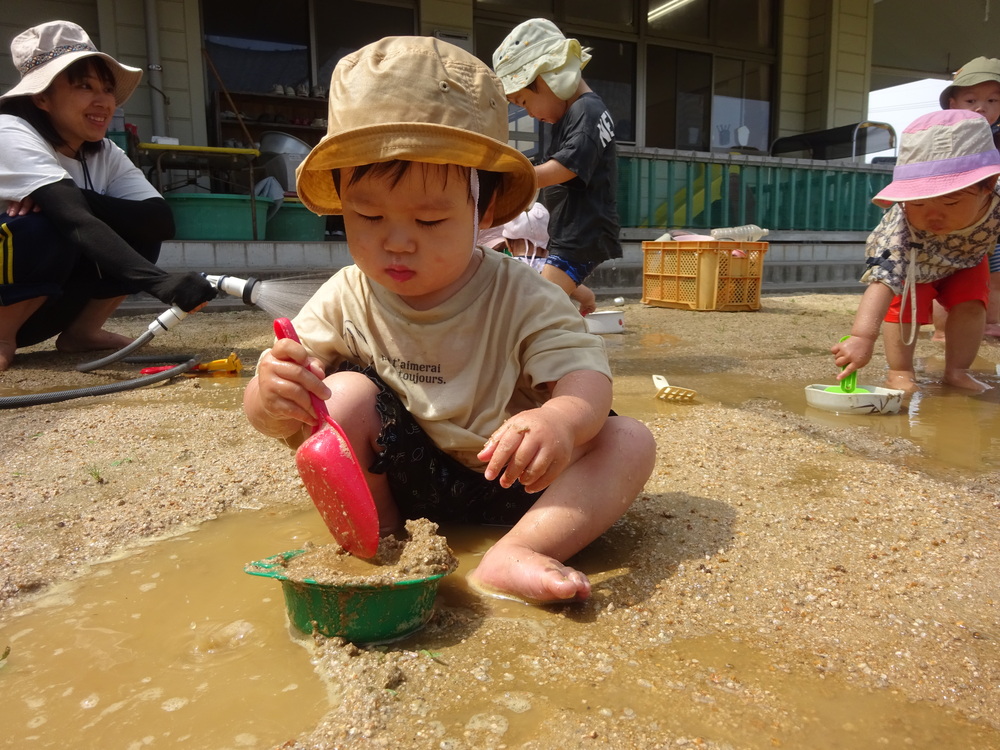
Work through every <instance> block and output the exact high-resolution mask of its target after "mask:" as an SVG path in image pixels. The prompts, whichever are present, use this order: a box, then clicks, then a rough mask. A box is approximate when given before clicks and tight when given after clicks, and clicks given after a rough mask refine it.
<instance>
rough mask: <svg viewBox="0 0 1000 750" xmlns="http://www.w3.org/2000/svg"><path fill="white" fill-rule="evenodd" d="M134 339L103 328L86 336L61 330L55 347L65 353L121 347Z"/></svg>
mask: <svg viewBox="0 0 1000 750" xmlns="http://www.w3.org/2000/svg"><path fill="white" fill-rule="evenodd" d="M134 340H135V339H131V338H129V337H128V336H123V335H122V334H120V333H112V332H111V331H105V330H104V329H103V328H102V329H100V330H99V331H97V332H96V333H94V334H91V335H87V336H73V335H71V334H69V333H68V332H66V331H63V333H62V334H60V336H59V338H57V339H56V349H58V350H59V351H61V352H63V353H66V354H72V353H74V352H94V351H98V350H100V349H121V348H122V347H125V346H128V345H129V344H131V343H132V342H133V341H134Z"/></svg>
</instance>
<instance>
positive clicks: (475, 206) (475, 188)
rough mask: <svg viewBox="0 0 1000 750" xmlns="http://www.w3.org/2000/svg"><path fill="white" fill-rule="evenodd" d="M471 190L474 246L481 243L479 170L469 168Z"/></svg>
mask: <svg viewBox="0 0 1000 750" xmlns="http://www.w3.org/2000/svg"><path fill="white" fill-rule="evenodd" d="M469 191H470V192H471V193H472V246H473V247H476V246H477V245H478V244H479V172H478V170H477V169H476V168H475V167H470V168H469Z"/></svg>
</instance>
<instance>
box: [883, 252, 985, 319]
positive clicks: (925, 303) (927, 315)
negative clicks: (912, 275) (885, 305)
mask: <svg viewBox="0 0 1000 750" xmlns="http://www.w3.org/2000/svg"><path fill="white" fill-rule="evenodd" d="M916 286H917V324H918V325H922V326H923V325H928V324H929V323H930V322H931V308H932V307H933V305H932V304H931V303H932V302H934V300H937V301H938V302H940V303H941V306H942V307H944V309H945V310H950V309H951V308H952V307H954V306H955V305H957V304H958V303H960V302H969V301H970V300H979V301H980V302H982V303H983V307H985V306H986V303H987V302H988V301H989V299H990V265H989V259H988V258H986V257H984V258H983V260H982V262H981V263H980V264H979V265H977V266H973V267H972V268H963V269H962V270H961V271H956V272H955V273H953V274H951V275H950V276H945V277H944V278H943V279H938V280H937V281H932V282H930V283H928V284H917V285H916ZM901 301H902V297H901V296H900V295H898V294H897V295H896V296H895V297H893V298H892V304H890V305H889V312H887V313H886V315H885V322H886V323H899V322H903V323H909V322H910V321H911V320H912V318H911V315H912V311H911V310H910V300H909V294H907V300H906V310H905V311H904V313H903V320H902V321H900V319H899V307H900V303H901Z"/></svg>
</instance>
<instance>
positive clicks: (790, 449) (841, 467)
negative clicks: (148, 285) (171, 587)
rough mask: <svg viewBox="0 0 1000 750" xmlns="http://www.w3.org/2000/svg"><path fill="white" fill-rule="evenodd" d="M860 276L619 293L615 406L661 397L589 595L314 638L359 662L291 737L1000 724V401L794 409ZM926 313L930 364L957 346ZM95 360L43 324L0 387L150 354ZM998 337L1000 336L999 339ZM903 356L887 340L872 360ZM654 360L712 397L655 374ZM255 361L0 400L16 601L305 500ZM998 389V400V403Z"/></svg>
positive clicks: (56, 384) (701, 741)
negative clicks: (939, 452)
mask: <svg viewBox="0 0 1000 750" xmlns="http://www.w3.org/2000/svg"><path fill="white" fill-rule="evenodd" d="M856 302H857V297H856V296H853V295H843V296H842V295H816V296H799V297H768V298H765V299H764V304H763V309H762V310H761V311H759V312H756V313H702V312H698V313H696V312H690V311H680V310H666V309H658V308H647V307H644V306H641V305H639V304H635V303H632V304H629V305H627V310H626V328H627V332H626V333H625V334H624V335H619V336H609V337H607V339H606V340H607V342H608V348H609V353H610V355H611V358H612V362H613V368H614V370H615V373H616V408H617V409H618V410H619V411H621V412H623V413H629V414H634V415H636V416H639V417H640V418H642V419H645V420H646V421H647V423H648V424H649V426H650V427H651V429H652V430H653V431H654V433H655V435H656V437H657V441H658V445H659V460H658V462H657V467H656V470H655V471H654V474H653V476H652V478H651V479H650V481H649V482H648V484H647V486H646V488H645V491H644V492H643V493H642V495H641V497H640V498H639V499H638V500H637V501H636V503H635V505H634V506H633V508H632V510H631V511H630V512H629V513H628V514H627V515H626V516H625V517H624V518H623V519H622V521H620V522H619V523H618V524H617V525H616V526H615V527H614V528H613V529H612V530H611V531H610V532H609V533H608V534H606V535H605V536H604V537H602V539H600V540H598V541H597V542H595V544H594V545H592V546H591V548H589V549H588V550H586V551H585V552H584V553H582V554H581V555H580V556H579V559H578V560H577V561H575V562H576V564H578V565H579V566H580V567H581V568H582V569H583V570H585V571H586V572H588V574H590V575H591V577H592V579H593V581H594V583H595V586H594V596H593V597H592V599H591V600H590V601H589V602H588V603H586V604H582V605H576V606H568V607H552V608H544V609H535V608H529V607H524V606H522V605H516V604H513V603H510V602H500V601H494V600H483V599H479V598H477V597H474V596H471V595H469V596H468V597H466V598H463V597H459V596H451V597H447V598H446V600H445V601H444V602H443V606H439V607H438V611H437V613H436V615H435V617H434V619H433V620H432V621H431V622H430V623H429V625H428V626H427V627H426V628H425V629H424V630H423V631H421V633H419V634H418V635H417V636H413V637H411V638H410V639H407V640H406V641H404V642H401V643H399V644H395V645H389V646H383V647H370V648H360V649H359V648H356V647H354V646H350V645H346V644H343V643H340V642H338V641H336V640H325V639H319V640H318V641H317V644H316V649H317V651H316V653H317V658H318V669H320V671H322V672H324V673H326V674H328V675H330V676H331V678H332V680H333V681H335V682H336V683H337V684H339V685H342V686H343V690H342V692H341V693H340V694H339V695H338V698H337V705H335V706H334V707H333V708H332V709H331V711H330V713H329V714H328V715H327V717H326V718H325V719H324V720H323V722H321V724H320V725H319V726H317V727H316V729H315V730H314V731H313V732H310V733H308V734H306V735H303V736H299V737H294V738H293V737H289V738H288V739H289V741H288V743H286V744H285V745H284V747H289V748H293V747H294V748H307V747H308V748H332V747H362V748H367V747H386V748H397V747H416V748H423V747H427V748H500V747H528V748H551V747H565V748H576V747H587V748H590V747H650V748H652V747H711V748H765V747H777V746H784V747H810V748H822V747H830V748H834V747H843V748H848V747H860V746H869V745H871V746H875V745H885V746H890V747H891V746H896V745H899V744H902V743H903V742H906V741H907V740H908V742H907V745H908V746H913V747H935V748H940V747H955V748H958V747H961V748H966V747H972V746H975V747H1000V706H998V700H997V697H996V689H995V688H996V685H997V684H998V683H1000V659H998V653H997V640H996V639H997V638H998V637H1000V627H998V625H1000V623H998V619H1000V612H998V600H1000V596H998V594H1000V589H998V586H997V583H996V580H997V578H996V574H995V570H994V568H995V562H996V561H997V560H998V559H1000V557H998V552H1000V539H998V537H997V534H996V533H995V529H996V527H997V521H998V513H1000V499H998V488H1000V474H998V472H997V470H996V468H995V466H996V464H995V463H993V464H991V465H989V466H988V467H987V468H986V469H983V468H980V467H979V466H978V465H977V464H976V462H975V459H974V456H975V453H976V452H977V451H980V452H982V451H985V450H987V449H989V450H993V449H992V447H991V446H992V444H993V442H995V441H996V440H1000V427H998V428H997V430H996V431H994V432H993V433H990V435H992V437H990V435H987V438H985V441H986V442H985V445H984V444H983V440H984V439H983V438H980V440H979V441H978V442H977V441H971V440H970V444H969V446H968V452H969V453H971V454H972V456H973V458H972V460H970V461H969V462H968V463H967V464H963V463H961V462H959V463H958V465H955V463H954V462H952V463H948V462H944V463H942V462H941V461H937V462H934V461H930V460H928V458H929V457H928V456H927V455H926V449H924V448H922V447H921V446H920V445H918V444H916V443H915V442H913V441H912V440H910V439H908V438H907V437H906V436H902V435H900V436H893V435H891V434H886V432H885V431H882V430H875V429H870V428H868V427H867V426H865V424H864V423H863V422H862V423H859V422H858V421H857V420H851V421H848V422H845V423H844V425H843V426H841V425H840V424H839V423H838V422H837V421H836V420H823V419H815V418H813V417H811V416H810V415H808V414H804V413H802V411H801V410H799V409H795V408H790V407H789V404H790V403H793V402H794V400H795V398H796V397H794V396H791V395H789V396H788V397H787V398H784V395H785V392H786V391H791V392H798V393H799V394H800V393H801V389H802V387H803V386H804V385H806V384H809V383H822V382H832V372H833V371H834V368H833V366H832V359H831V357H829V355H827V354H826V351H827V350H828V348H829V346H830V344H831V343H832V342H833V341H836V340H837V339H838V338H839V337H840V335H842V333H843V332H845V331H846V330H848V328H849V326H850V321H851V318H852V316H853V311H854V306H855V305H856ZM148 323H149V320H148V319H146V318H121V319H116V321H115V324H114V327H115V329H116V330H120V331H122V332H124V333H128V334H130V335H137V334H138V333H139V332H141V331H142V330H144V329H145V327H146V325H148ZM926 336H927V334H926V333H925V334H924V338H923V339H922V340H921V342H920V344H919V348H918V355H919V356H920V357H921V362H926V363H927V367H928V372H927V374H926V376H925V377H927V378H928V379H930V380H933V378H934V372H933V367H934V366H935V364H934V363H935V362H936V361H937V359H938V358H939V355H940V352H941V347H940V345H937V344H934V343H932V342H930V341H927V340H926ZM270 339H271V334H270V323H269V318H268V317H267V316H266V315H264V314H262V313H257V312H252V311H250V312H240V313H219V314H203V315H196V316H192V317H191V318H190V319H188V320H186V321H185V322H184V323H183V324H181V325H180V326H178V327H177V328H176V329H175V330H174V331H172V332H170V333H169V334H165V335H162V336H159V337H157V339H155V340H154V342H153V343H152V344H151V345H150V346H149V347H147V348H146V349H145V350H144V351H143V353H144V354H149V353H151V352H155V351H159V352H170V353H178V352H180V353H190V354H192V355H194V356H196V357H198V358H199V359H201V360H202V361H207V360H212V359H217V358H222V357H225V356H227V355H228V354H229V353H230V352H231V351H235V352H237V353H238V354H239V356H240V357H241V358H242V360H243V362H244V363H245V364H246V366H247V368H248V370H249V369H252V366H253V364H254V363H255V362H256V358H257V355H258V354H259V352H260V350H261V349H262V348H263V347H264V346H267V345H268V344H269V342H270ZM94 358H96V357H94ZM87 359H90V358H84V357H73V356H67V355H60V354H58V353H56V352H54V351H53V350H52V347H51V345H41V346H39V347H35V348H34V349H33V350H28V351H27V352H25V353H21V354H19V356H18V359H17V361H16V363H15V367H14V368H13V369H11V370H10V371H8V372H5V373H0V396H7V395H12V394H15V393H20V392H24V391H36V390H39V389H60V388H66V387H78V386H81V385H92V384H94V383H95V382H108V381H114V380H119V379H122V378H124V377H130V376H133V375H134V374H135V373H136V370H137V367H138V366H136V365H115V366H113V367H112V368H110V369H108V370H104V371H101V372H99V373H90V374H82V373H77V372H75V371H74V370H73V367H74V366H75V364H76V363H77V362H80V361H86V360H87ZM998 361H1000V346H998V345H997V344H996V343H994V342H987V343H985V344H984V346H983V349H982V351H981V353H980V361H979V363H978V364H979V366H981V367H983V368H984V369H985V370H986V371H987V372H990V371H991V370H990V369H989V368H993V367H994V366H995V363H996V362H998ZM882 363H883V360H882V359H881V347H880V346H879V347H878V348H877V350H876V359H875V360H874V361H873V364H872V365H869V368H868V370H870V371H871V375H877V374H878V373H879V372H880V369H881V368H882ZM656 372H660V373H664V374H666V375H668V376H669V378H670V381H671V382H672V383H674V384H675V385H679V386H686V387H695V388H697V390H698V391H699V398H698V399H697V400H696V401H695V402H693V403H667V402H660V401H657V400H656V399H655V398H652V395H653V393H654V391H653V388H652V385H651V383H650V382H649V375H650V374H651V373H656ZM245 374H246V373H245ZM871 379H872V377H869V378H867V379H866V378H862V379H861V382H868V380H871ZM994 380H995V376H994ZM244 383H245V379H237V378H232V379H209V378H184V379H180V380H178V381H177V382H173V383H167V384H163V385H159V386H153V387H149V388H144V389H140V390H135V391H129V392H127V393H123V394H118V395H114V396H102V397H97V398H84V399H78V400H74V401H68V402H65V403H61V404H52V405H44V406H34V407H29V408H23V409H14V410H8V411H5V412H3V414H2V415H0V419H2V420H3V425H4V429H3V437H2V452H3V455H4V469H5V473H6V475H7V481H6V482H5V483H4V486H3V487H0V502H2V507H3V513H2V514H0V604H2V609H0V623H2V622H4V621H7V622H9V618H11V617H13V616H14V615H15V614H16V613H17V612H18V611H19V610H21V609H23V608H25V607H27V606H30V604H31V602H32V600H33V599H34V598H35V597H36V596H37V595H38V594H39V593H41V592H44V591H46V590H47V589H49V588H50V587H51V586H52V585H53V584H55V583H58V582H60V581H63V580H69V579H76V578H80V577H84V576H86V575H87V573H88V566H89V565H90V564H91V563H94V562H97V561H100V560H102V559H105V558H106V557H108V556H110V555H113V554H116V553H118V552H119V551H121V550H122V549H126V548H128V547H129V546H130V545H133V544H135V543H136V542H138V541H140V540H142V539H146V538H150V537H156V536H161V535H169V534H171V533H176V532H178V531H181V530H183V529H186V528H190V527H191V526H193V525H197V524H198V523H200V522H202V521H204V520H207V519H210V518H213V517H216V516H218V515H220V514H224V513H227V512H230V511H233V510H236V509H264V508H276V507H281V506H288V505H295V506H301V505H303V504H308V502H309V501H308V497H307V496H306V495H305V494H304V491H303V490H302V488H301V484H300V483H299V481H298V478H297V475H296V474H295V470H294V465H293V462H292V460H291V453H290V452H289V451H288V450H287V449H286V448H284V447H283V446H281V445H279V444H277V443H276V442H275V441H269V440H267V439H265V438H263V437H261V436H259V435H257V434H256V433H254V432H253V431H252V430H250V429H249V428H248V426H247V425H246V422H245V420H244V419H243V417H242V413H241V412H240V410H239V400H240V394H241V390H242V385H243V384H244ZM775 394H778V395H780V396H782V398H775V397H774V396H775ZM947 398H955V399H960V398H967V397H965V396H963V395H962V394H957V393H953V392H952V393H948V394H947ZM991 398H992V396H990V397H987V398H986V399H985V402H984V405H983V406H984V408H985V409H987V410H988V409H990V408H993V409H996V410H997V412H998V413H1000V405H998V404H997V403H996V400H993V401H990V399H991ZM651 402H652V403H651ZM877 418H878V417H873V419H877ZM931 458H932V457H931ZM492 533H494V530H487V531H485V532H484V535H486V536H488V535H489V534H492ZM480 541H482V540H480ZM238 562H239V563H242V562H244V561H238ZM3 649H4V644H3V643H0V653H3ZM0 674H2V673H0Z"/></svg>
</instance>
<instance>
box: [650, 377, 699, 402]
mask: <svg viewBox="0 0 1000 750" xmlns="http://www.w3.org/2000/svg"><path fill="white" fill-rule="evenodd" d="M653 385H654V386H655V387H656V397H657V398H660V399H663V400H664V401H694V399H695V398H696V397H697V395H698V392H697V391H693V390H691V389H690V388H680V387H678V386H676V385H670V383H668V382H667V379H666V378H665V377H663V376H662V375H654V376H653Z"/></svg>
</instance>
